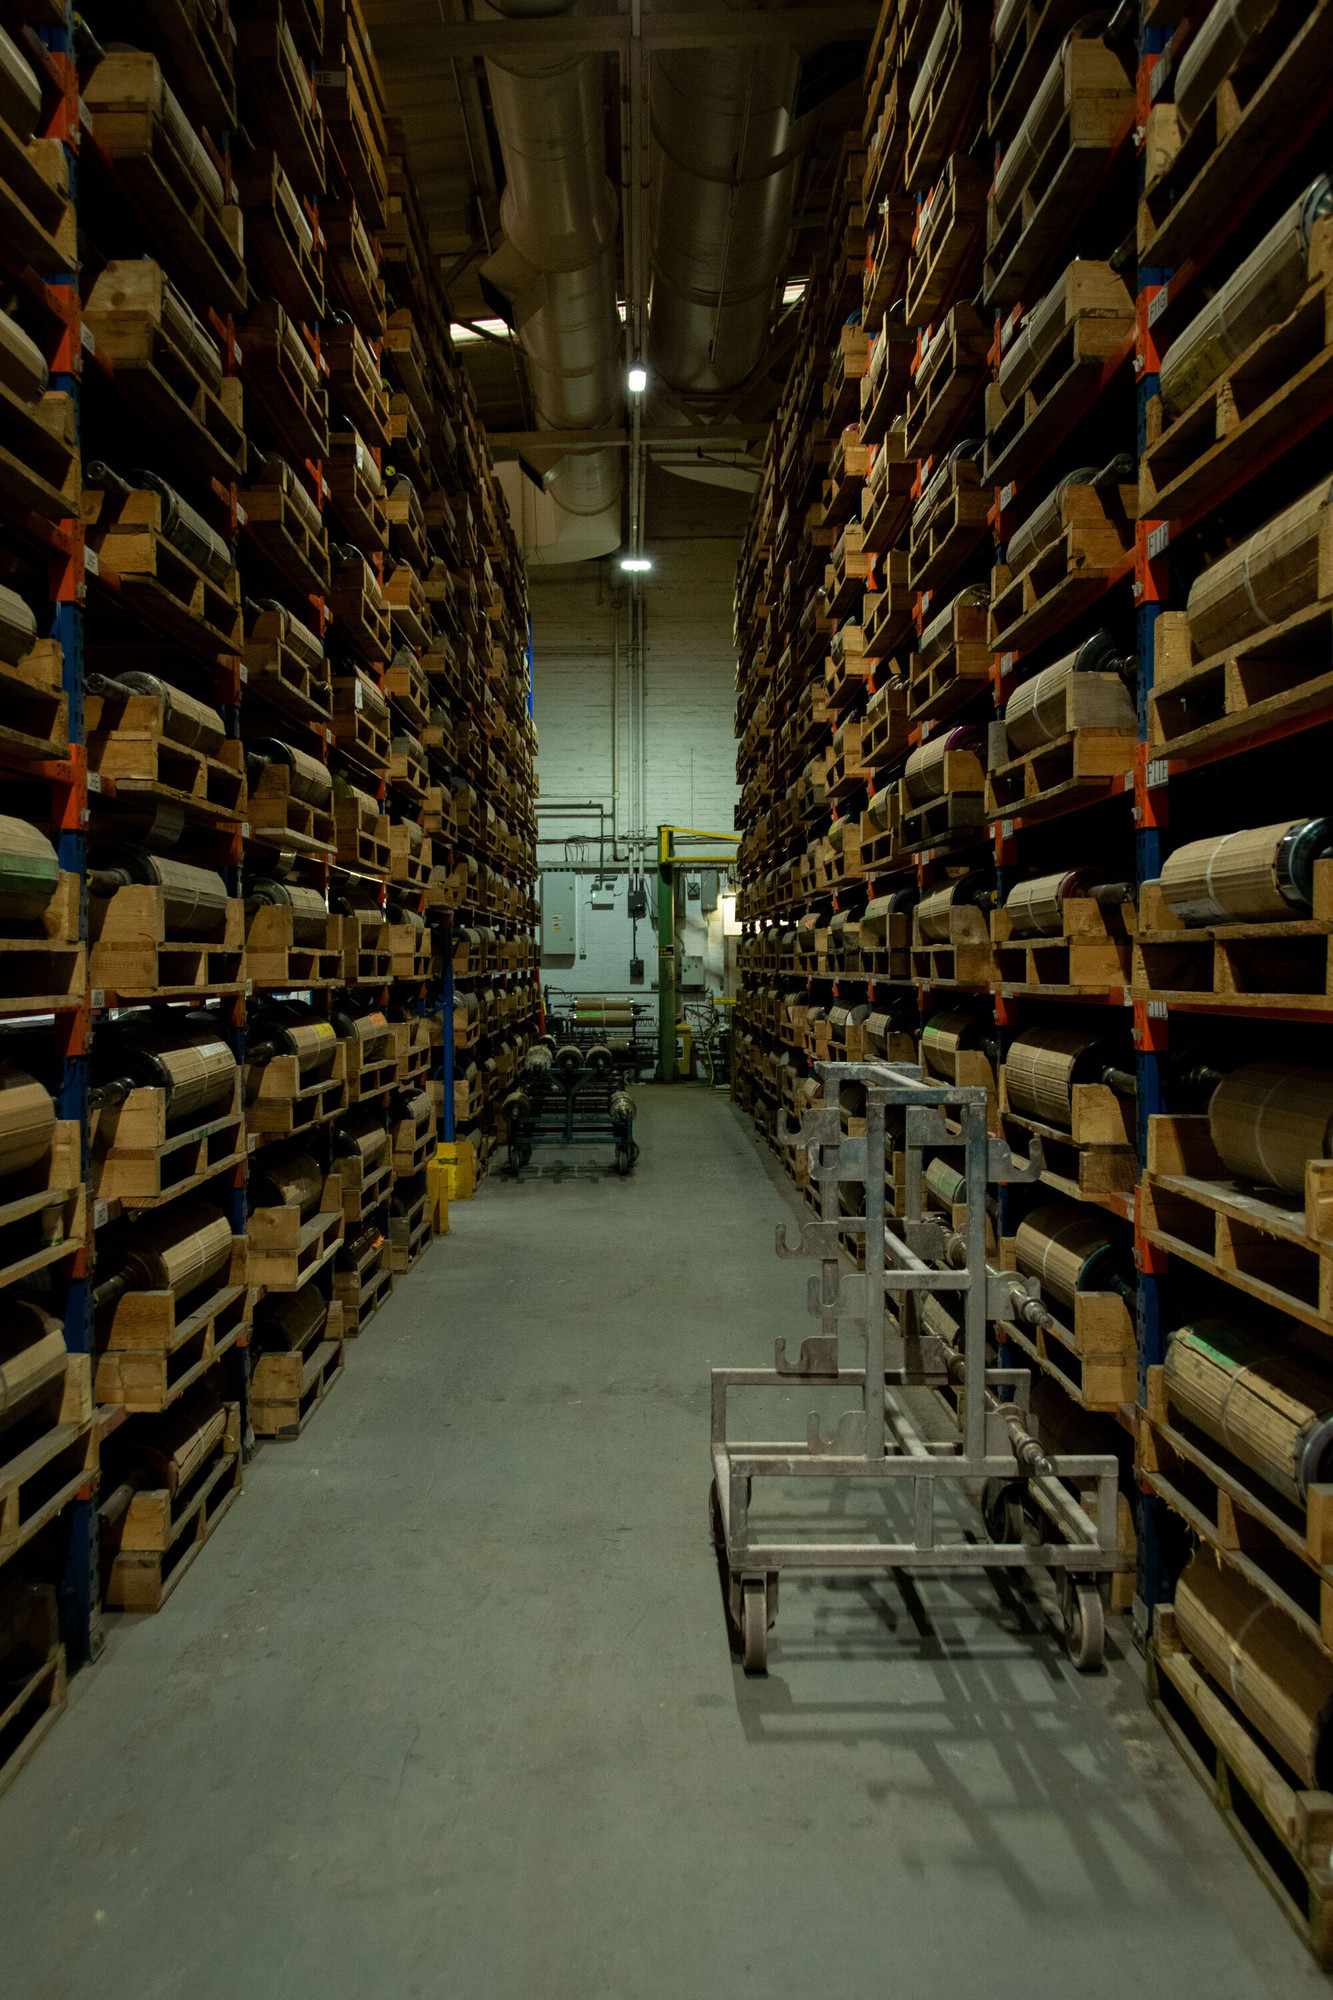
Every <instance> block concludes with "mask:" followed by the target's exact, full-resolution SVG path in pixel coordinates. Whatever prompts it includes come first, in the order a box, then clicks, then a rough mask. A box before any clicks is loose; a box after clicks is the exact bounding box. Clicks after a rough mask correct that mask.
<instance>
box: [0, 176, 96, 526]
mask: <svg viewBox="0 0 1333 2000" xmlns="http://www.w3.org/2000/svg"><path fill="white" fill-rule="evenodd" d="M2 206H3V204H0V207H2ZM82 491H83V472H82V464H81V460H80V457H79V448H78V441H77V437H76V432H75V423H74V399H73V397H72V396H69V395H67V394H66V392H65V391H64V390H63V389H48V390H47V391H46V392H45V394H44V395H41V396H38V397H37V398H35V400H31V401H30V400H29V399H28V398H27V397H26V396H20V395H19V394H18V393H17V392H16V391H15V390H13V389H11V388H9V387H8V386H7V385H6V384H4V383H2V382H0V494H3V495H4V498H5V499H6V500H7V501H8V502H9V504H10V505H11V506H12V507H14V508H15V509H19V510H24V509H26V510H28V511H30V512H31V513H33V514H39V515H41V517H42V518H43V519H44V520H47V521H70V520H77V519H78V515H79V505H80V496H81V494H82Z"/></svg>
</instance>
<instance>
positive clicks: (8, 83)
mask: <svg viewBox="0 0 1333 2000" xmlns="http://www.w3.org/2000/svg"><path fill="white" fill-rule="evenodd" d="M41 110H42V86H41V84H40V83H39V82H38V81H37V72H36V71H35V70H34V68H33V66H32V64H31V63H30V62H29V61H28V58H27V57H26V56H25V55H24V53H23V51H22V50H21V49H20V48H19V46H18V43H17V42H15V41H13V40H12V39H11V38H10V36H9V35H7V34H6V33H5V31H4V29H3V28H0V118H3V119H4V121H5V123H6V125H8V126H9V127H10V128H11V130H12V131H13V134H14V136H15V138H16V139H17V140H18V142H19V145H20V146H26V145H27V143H28V141H29V140H30V139H31V138H32V136H33V133H34V132H35V131H36V130H37V120H38V118H39V117H40V116H41Z"/></svg>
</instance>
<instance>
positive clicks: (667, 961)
mask: <svg viewBox="0 0 1333 2000" xmlns="http://www.w3.org/2000/svg"><path fill="white" fill-rule="evenodd" d="M664 836H665V839H664ZM671 838H672V837H671V834H670V833H669V832H668V831H667V829H666V828H665V827H661V826H659V827H658V829H657V853H658V863H657V1080H658V1082H659V1083H674V1082H675V1080H676V883H675V870H674V869H673V867H672V865H671V860H670V854H671ZM664 848H665V852H666V854H667V857H668V858H667V859H666V860H665V861H664V860H663V859H662V858H661V857H662V854H663V850H664Z"/></svg>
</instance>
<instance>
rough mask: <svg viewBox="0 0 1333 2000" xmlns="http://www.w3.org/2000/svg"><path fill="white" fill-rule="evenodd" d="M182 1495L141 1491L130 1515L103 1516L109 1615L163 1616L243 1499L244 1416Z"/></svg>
mask: <svg viewBox="0 0 1333 2000" xmlns="http://www.w3.org/2000/svg"><path fill="white" fill-rule="evenodd" d="M225 1409H226V1413H227V1422H226V1428H225V1429H224V1431H223V1433H222V1436H221V1437H220V1438H219V1439H218V1441H217V1443H216V1444H215V1445H214V1447H213V1449H212V1450H211V1451H210V1452H209V1454H208V1456H207V1458H206V1459H205V1461H204V1463H203V1464H202V1465H201V1466H200V1467H199V1468H198V1470H197V1471H196V1472H195V1473H194V1474H193V1476H192V1477H191V1478H190V1479H188V1480H187V1481H186V1482H185V1484H184V1485H183V1486H182V1487H181V1488H180V1489H179V1491H178V1492H176V1493H170V1492H168V1491H167V1490H166V1489H165V1488H164V1487H150V1486H139V1485H136V1488H135V1491H134V1493H133V1495H132V1497H131V1498H130V1500H129V1503H128V1505H127V1506H126V1507H125V1509H124V1511H123V1512H121V1513H118V1514H115V1515H113V1516H111V1517H110V1518H109V1517H108V1515H107V1514H106V1513H105V1512H104V1513H103V1514H102V1516H101V1523H100V1525H101V1531H102V1536H101V1539H102V1577H103V1582H102V1598H103V1603H104V1604H105V1606H106V1608H107V1609H108V1610H109V1611H144V1612H151V1611H160V1610H161V1609H162V1606H163V1605H164V1604H165V1603H166V1601H167V1599H168V1598H169V1597H170V1596H171V1593H172V1592H173V1591H174V1590H175V1589H176V1587H177V1585H178V1584H179V1583H181V1582H182V1581H183V1579H184V1578H185V1577H186V1576H187V1575H188V1573H189V1571H190V1569H191V1568H192V1567H193V1565H194V1563H195V1561H196V1559H197V1557H198V1556H199V1553H200V1551H201V1550H202V1549H203V1546H204V1544H205V1542H207V1541H208V1540H209V1539H210V1537H211V1536H212V1533H213V1530H214V1529H215V1528H216V1527H217V1526H218V1525H219V1523H220V1522H221V1521H222V1520H223V1518H224V1517H225V1516H226V1515H227V1514H229V1513H230V1511H231V1509H232V1507H233V1506H234V1505H235V1503H236V1501H237V1500H238V1499H239V1497H240V1493H241V1410H240V1405H239V1403H228V1404H226V1405H225Z"/></svg>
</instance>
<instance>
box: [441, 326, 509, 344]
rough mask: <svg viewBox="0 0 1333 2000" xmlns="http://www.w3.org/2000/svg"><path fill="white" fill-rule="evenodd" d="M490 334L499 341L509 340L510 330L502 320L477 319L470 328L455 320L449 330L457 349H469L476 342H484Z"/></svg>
mask: <svg viewBox="0 0 1333 2000" xmlns="http://www.w3.org/2000/svg"><path fill="white" fill-rule="evenodd" d="M488 333H493V334H494V335H495V337H496V339H497V340H508V339H509V336H510V329H509V328H508V327H507V326H506V325H505V323H504V321H503V320H502V319H475V320H473V321H472V323H471V325H470V326H464V325H462V324H460V322H459V321H458V320H455V321H454V322H453V324H452V325H451V326H450V328H449V337H450V339H451V340H452V341H453V343H454V346H455V347H469V346H471V345H472V343H473V342H474V341H481V340H484V339H485V338H486V335H487V334H488Z"/></svg>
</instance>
